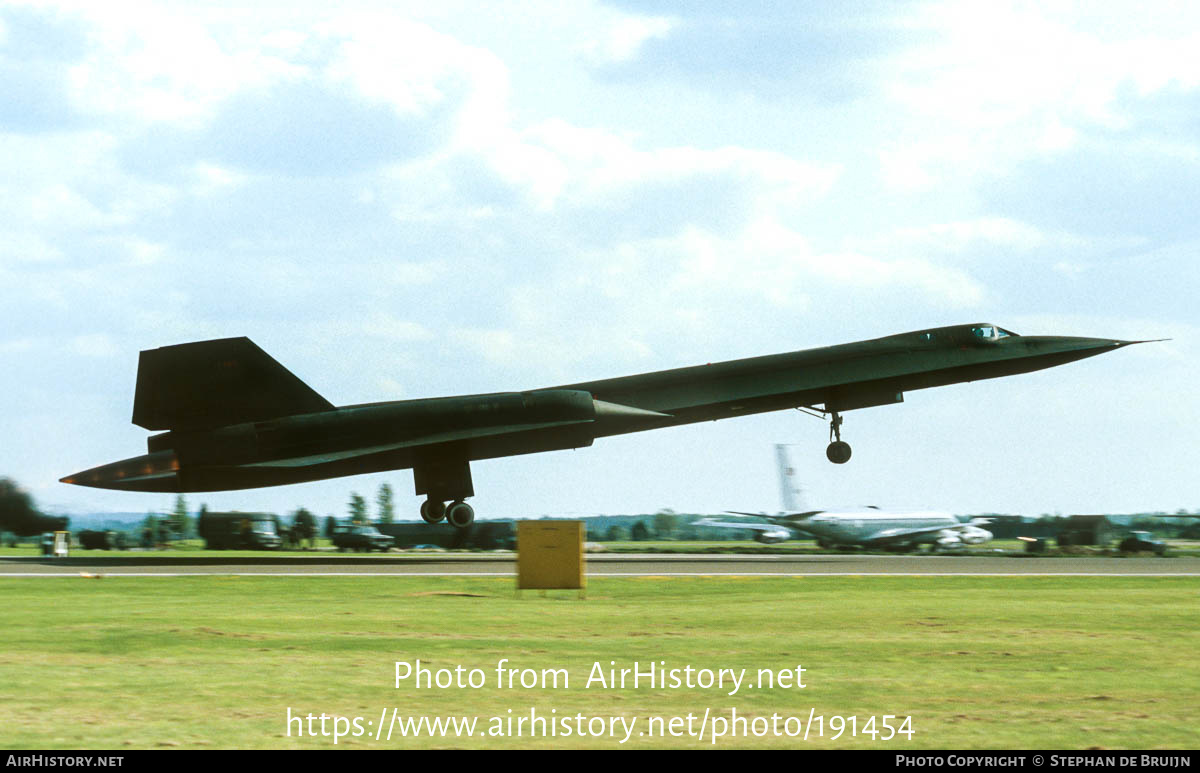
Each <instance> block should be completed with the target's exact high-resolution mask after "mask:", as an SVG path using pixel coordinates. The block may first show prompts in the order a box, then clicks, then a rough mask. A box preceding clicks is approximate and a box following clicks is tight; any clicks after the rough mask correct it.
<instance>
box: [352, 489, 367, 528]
mask: <svg viewBox="0 0 1200 773" xmlns="http://www.w3.org/2000/svg"><path fill="white" fill-rule="evenodd" d="M368 520H369V518H368V516H367V500H365V499H363V497H362V494H359V493H358V492H357V491H354V492H351V494H350V522H351V523H366V522H367V521H368Z"/></svg>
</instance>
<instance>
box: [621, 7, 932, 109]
mask: <svg viewBox="0 0 1200 773" xmlns="http://www.w3.org/2000/svg"><path fill="white" fill-rule="evenodd" d="M619 5H623V6H625V4H619ZM625 7H627V8H628V9H629V10H632V11H637V12H639V13H656V14H661V17H665V18H667V19H669V20H670V27H669V28H666V27H665V26H664V28H662V29H657V30H655V34H654V35H649V36H646V37H645V38H644V39H643V40H641V41H640V45H639V46H638V47H637V49H636V56H633V57H630V56H626V57H623V58H621V59H619V60H618V61H617V62H616V63H614V64H613V65H610V66H609V67H607V68H604V69H603V70H602V71H601V74H602V75H606V76H608V77H614V78H621V79H647V78H649V79H667V80H673V81H682V82H684V83H686V84H687V85H689V86H691V87H693V88H697V89H701V90H710V89H711V90H715V91H718V92H720V93H723V94H740V93H752V94H756V95H760V96H764V97H771V98H785V99H789V100H796V99H812V100H816V101H821V102H844V101H847V100H850V99H854V98H858V97H862V96H865V95H866V94H867V93H869V92H871V91H872V90H873V89H874V88H875V85H876V83H877V82H878V78H877V75H876V73H875V68H876V67H877V66H878V64H879V62H881V61H882V60H884V59H886V58H887V57H888V56H890V55H892V54H893V53H894V52H895V51H896V50H897V49H901V48H903V47H905V46H907V45H908V44H909V43H910V42H911V40H910V39H909V31H908V30H906V29H905V28H904V27H903V26H902V25H901V24H899V23H898V20H899V19H900V18H901V17H902V14H903V11H904V7H903V5H899V4H884V3H870V4H863V3H856V4H854V5H853V6H850V5H847V6H844V7H843V6H839V7H836V8H835V7H832V6H820V7H818V6H806V5H800V4H780V3H774V2H750V3H732V4H731V3H677V2H659V3H650V4H644V3H634V4H628V5H627V6H625Z"/></svg>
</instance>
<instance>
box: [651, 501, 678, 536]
mask: <svg viewBox="0 0 1200 773" xmlns="http://www.w3.org/2000/svg"><path fill="white" fill-rule="evenodd" d="M678 522H679V516H678V515H676V514H675V511H674V510H672V509H671V508H669V507H664V508H663V509H662V510H659V511H658V512H657V513H655V514H654V536H656V537H658V538H659V539H670V538H671V535H672V534H673V533H674V532H675V526H676V524H677V523H678Z"/></svg>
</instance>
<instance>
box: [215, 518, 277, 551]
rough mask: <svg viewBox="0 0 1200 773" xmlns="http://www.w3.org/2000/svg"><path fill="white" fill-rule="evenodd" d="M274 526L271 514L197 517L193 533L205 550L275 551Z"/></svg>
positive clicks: (274, 521) (274, 519) (275, 519)
mask: <svg viewBox="0 0 1200 773" xmlns="http://www.w3.org/2000/svg"><path fill="white" fill-rule="evenodd" d="M278 523H279V517H278V516H276V515H274V514H272V513H239V512H231V513H201V514H200V518H199V520H198V522H197V524H196V530H197V531H198V532H200V536H201V537H202V538H203V539H204V547H205V548H206V549H208V550H278V549H279V547H280V545H282V544H283V540H282V539H281V538H280V536H279V529H278Z"/></svg>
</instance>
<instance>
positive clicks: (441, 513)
mask: <svg viewBox="0 0 1200 773" xmlns="http://www.w3.org/2000/svg"><path fill="white" fill-rule="evenodd" d="M445 515H446V505H445V503H444V502H439V501H437V500H436V499H426V500H425V501H424V502H422V503H421V520H423V521H425V523H437V522H438V521H440V520H442V518H444V517H445Z"/></svg>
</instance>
